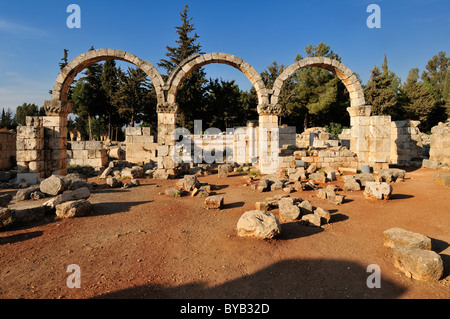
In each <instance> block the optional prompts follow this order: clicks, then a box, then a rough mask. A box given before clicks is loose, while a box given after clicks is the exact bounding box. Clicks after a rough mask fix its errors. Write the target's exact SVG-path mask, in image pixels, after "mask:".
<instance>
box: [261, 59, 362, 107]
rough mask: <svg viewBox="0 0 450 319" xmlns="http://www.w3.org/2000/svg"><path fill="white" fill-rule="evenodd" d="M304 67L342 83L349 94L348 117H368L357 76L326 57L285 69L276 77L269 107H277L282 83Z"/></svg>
mask: <svg viewBox="0 0 450 319" xmlns="http://www.w3.org/2000/svg"><path fill="white" fill-rule="evenodd" d="M306 67H319V68H322V69H326V70H328V71H331V72H333V73H334V74H336V75H337V77H338V78H339V79H340V80H341V81H342V83H344V85H345V87H346V88H347V91H348V92H349V94H350V108H349V109H348V111H349V113H350V115H351V116H356V115H365V116H369V115H370V109H371V107H370V106H367V105H366V101H365V98H364V91H363V89H362V86H361V83H360V82H359V80H358V78H357V76H356V75H355V74H354V73H353V72H352V71H351V70H350V69H349V68H348V67H346V66H345V65H344V64H342V63H340V62H339V61H337V60H334V59H330V58H327V57H309V58H305V59H302V60H300V61H298V62H296V63H294V64H292V65H290V66H289V67H287V68H286V69H285V70H284V71H283V72H282V73H281V74H280V75H279V76H278V78H277V79H276V80H275V82H274V84H273V91H272V96H271V98H270V103H271V105H278V98H279V96H280V93H281V88H282V86H283V83H284V81H286V80H287V79H288V78H289V77H290V76H291V75H292V74H293V73H294V72H296V71H297V70H300V69H302V68H306Z"/></svg>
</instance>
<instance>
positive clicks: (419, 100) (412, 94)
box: [398, 68, 437, 132]
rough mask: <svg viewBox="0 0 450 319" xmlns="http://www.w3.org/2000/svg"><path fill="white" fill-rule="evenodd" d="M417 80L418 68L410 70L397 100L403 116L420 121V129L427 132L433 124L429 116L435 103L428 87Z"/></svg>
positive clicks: (433, 110) (433, 109)
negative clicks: (403, 111)
mask: <svg viewBox="0 0 450 319" xmlns="http://www.w3.org/2000/svg"><path fill="white" fill-rule="evenodd" d="M418 80H419V69H418V68H415V69H412V70H410V71H409V74H408V78H407V79H406V82H405V83H404V84H403V85H402V86H401V88H400V93H399V99H398V100H399V103H400V104H401V106H402V108H403V109H404V110H405V116H404V117H405V118H407V119H411V120H418V121H420V126H419V128H420V130H421V131H423V132H428V131H430V130H431V126H432V125H433V123H432V118H431V116H432V114H433V113H434V112H435V108H436V106H437V103H436V100H435V99H434V97H433V93H432V92H431V91H430V89H429V87H428V86H427V85H426V84H424V83H423V82H419V81H418Z"/></svg>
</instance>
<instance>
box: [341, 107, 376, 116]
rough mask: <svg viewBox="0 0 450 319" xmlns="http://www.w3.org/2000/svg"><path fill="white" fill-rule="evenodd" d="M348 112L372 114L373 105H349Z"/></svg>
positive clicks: (361, 114) (351, 113) (363, 114)
mask: <svg viewBox="0 0 450 319" xmlns="http://www.w3.org/2000/svg"><path fill="white" fill-rule="evenodd" d="M347 111H348V113H349V114H350V116H351V117H353V116H370V113H372V105H361V106H357V107H348V108H347Z"/></svg>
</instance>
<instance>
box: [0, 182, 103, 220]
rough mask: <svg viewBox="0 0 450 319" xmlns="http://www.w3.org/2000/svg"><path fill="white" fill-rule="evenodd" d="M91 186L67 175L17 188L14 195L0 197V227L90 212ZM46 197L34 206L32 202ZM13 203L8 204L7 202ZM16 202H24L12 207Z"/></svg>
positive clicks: (76, 215)
mask: <svg viewBox="0 0 450 319" xmlns="http://www.w3.org/2000/svg"><path fill="white" fill-rule="evenodd" d="M93 187H94V186H93V185H92V184H90V183H89V182H87V181H86V180H85V179H84V178H82V177H80V176H78V175H76V174H69V175H66V176H58V175H52V176H50V177H49V178H46V179H44V180H43V181H42V182H41V183H39V184H36V185H32V186H30V187H27V188H24V189H21V190H19V191H17V192H16V194H15V196H14V197H13V196H12V195H3V196H0V206H1V208H0V228H1V227H7V226H9V225H16V224H17V225H20V224H24V223H35V222H41V221H45V220H48V219H52V218H73V217H78V216H84V215H86V214H88V213H89V212H90V211H91V208H92V205H91V203H90V202H89V201H88V199H89V197H90V196H91V191H92V189H93ZM45 198H48V200H47V201H45V202H41V203H40V204H35V203H34V202H35V200H38V199H45ZM12 200H14V204H13V205H11V201H12ZM18 202H24V203H21V204H20V205H16V204H17V203H18Z"/></svg>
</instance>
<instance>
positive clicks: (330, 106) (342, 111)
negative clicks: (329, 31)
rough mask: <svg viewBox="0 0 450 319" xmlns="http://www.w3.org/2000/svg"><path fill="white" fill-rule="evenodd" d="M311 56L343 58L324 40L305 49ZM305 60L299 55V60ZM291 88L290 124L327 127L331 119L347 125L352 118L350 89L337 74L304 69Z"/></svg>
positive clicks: (300, 126) (319, 69)
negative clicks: (348, 109) (350, 117)
mask: <svg viewBox="0 0 450 319" xmlns="http://www.w3.org/2000/svg"><path fill="white" fill-rule="evenodd" d="M305 53H306V55H307V56H308V57H322V56H323V57H328V58H330V59H335V60H338V61H340V60H341V58H340V57H339V55H338V54H337V53H335V52H333V50H331V47H330V46H328V45H326V44H325V43H323V42H321V43H319V44H318V45H308V46H307V47H306V48H305ZM301 59H303V57H302V55H301V54H298V55H297V57H296V58H295V61H300V60H301ZM292 81H293V82H292V83H290V84H289V87H292V88H291V89H288V91H289V90H290V91H291V92H292V91H293V92H294V94H293V96H289V99H288V101H287V103H286V110H287V112H286V115H288V117H287V118H286V119H283V121H286V122H287V124H289V125H294V126H297V127H298V128H299V129H300V128H303V129H306V128H307V127H309V126H310V125H313V126H315V125H320V126H324V125H326V124H328V123H330V122H337V123H341V124H346V125H347V122H348V121H349V118H348V112H347V111H346V108H347V107H348V106H349V104H350V103H349V97H348V92H347V91H346V89H345V86H344V84H343V83H342V82H341V81H340V80H339V79H338V77H337V76H336V75H335V74H332V73H331V72H329V71H327V70H324V69H321V68H304V69H301V70H299V71H297V72H295V73H294V75H293V76H292Z"/></svg>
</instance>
